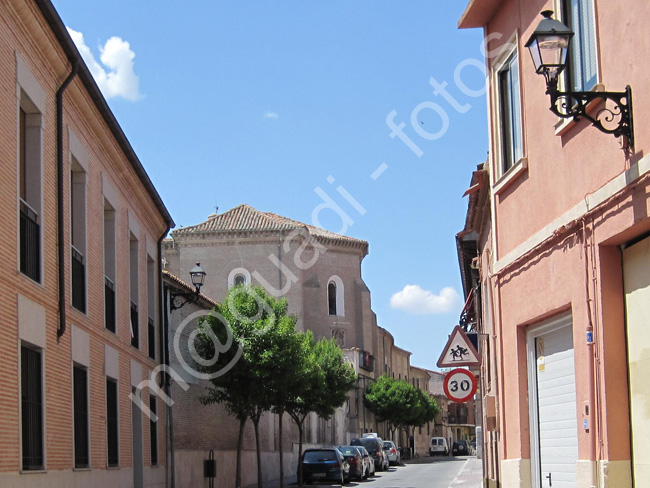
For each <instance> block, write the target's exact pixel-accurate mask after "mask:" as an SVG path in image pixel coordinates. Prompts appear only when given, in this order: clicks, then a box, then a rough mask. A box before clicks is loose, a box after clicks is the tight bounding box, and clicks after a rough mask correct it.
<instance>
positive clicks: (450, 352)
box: [436, 325, 481, 368]
mask: <svg viewBox="0 0 650 488" xmlns="http://www.w3.org/2000/svg"><path fill="white" fill-rule="evenodd" d="M480 363H481V361H480V359H479V355H478V352H476V349H475V348H474V346H473V345H472V343H471V341H470V340H469V338H468V337H467V334H465V331H464V330H463V329H461V327H460V325H457V326H456V327H454V330H453V331H452V333H451V335H450V336H449V340H448V341H447V345H446V346H445V348H444V349H443V350H442V354H441V355H440V359H438V362H437V363H436V364H437V365H438V367H439V368H454V367H456V366H478V365H479V364H480Z"/></svg>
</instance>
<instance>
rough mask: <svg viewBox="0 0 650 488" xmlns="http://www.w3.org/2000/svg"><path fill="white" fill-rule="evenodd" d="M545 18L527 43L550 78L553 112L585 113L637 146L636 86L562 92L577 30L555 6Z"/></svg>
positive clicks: (605, 129)
mask: <svg viewBox="0 0 650 488" xmlns="http://www.w3.org/2000/svg"><path fill="white" fill-rule="evenodd" d="M542 15H543V16H544V19H543V20H542V21H541V22H540V23H539V25H538V26H537V29H535V32H533V34H532V35H531V36H530V39H528V42H527V43H526V47H527V48H528V49H529V51H530V55H531V56H532V58H533V64H534V65H535V71H536V72H537V74H539V75H544V78H545V79H546V93H547V94H548V95H550V97H551V107H550V108H551V112H553V113H554V114H555V115H557V116H558V117H562V118H573V120H575V121H578V120H580V119H581V118H582V117H584V118H585V119H587V120H589V121H590V122H591V123H592V124H593V125H594V126H595V127H596V128H598V129H599V130H600V131H602V132H604V133H606V134H613V135H614V136H615V137H621V136H622V137H624V138H625V140H626V146H627V148H633V147H634V125H633V119H632V90H631V88H630V87H629V86H627V87H626V88H625V91H624V92H604V91H601V92H598V91H588V92H572V91H567V92H561V91H559V90H558V76H559V75H560V73H562V71H563V70H564V68H565V67H566V62H567V53H568V50H569V44H570V43H571V39H572V38H573V35H574V33H573V31H571V29H569V28H568V27H567V26H566V25H564V24H563V23H562V22H560V21H559V20H556V19H553V18H552V17H551V16H552V15H553V11H552V10H545V11H544V12H542ZM596 100H598V101H600V102H604V104H605V105H604V106H603V107H600V108H596V107H594V108H593V111H592V110H590V109H589V108H590V107H589V106H590V104H591V103H592V102H594V101H596Z"/></svg>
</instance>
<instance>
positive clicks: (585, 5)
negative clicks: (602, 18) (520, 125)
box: [562, 0, 598, 91]
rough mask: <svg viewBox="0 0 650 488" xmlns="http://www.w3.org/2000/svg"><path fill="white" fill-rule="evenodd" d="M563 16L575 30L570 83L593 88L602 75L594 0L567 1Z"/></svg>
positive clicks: (579, 88)
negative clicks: (599, 69)
mask: <svg viewBox="0 0 650 488" xmlns="http://www.w3.org/2000/svg"><path fill="white" fill-rule="evenodd" d="M562 16H563V21H564V23H565V24H566V25H567V26H568V27H569V28H570V29H571V30H573V32H574V33H575V35H574V36H573V39H572V41H571V45H570V47H569V54H568V62H567V70H566V79H565V81H566V86H567V87H568V89H569V90H571V91H588V90H591V89H592V88H593V87H594V86H596V82H597V78H598V59H597V57H596V15H595V10H594V0H563V1H562Z"/></svg>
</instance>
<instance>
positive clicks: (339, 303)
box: [327, 275, 345, 317]
mask: <svg viewBox="0 0 650 488" xmlns="http://www.w3.org/2000/svg"><path fill="white" fill-rule="evenodd" d="M344 296H345V295H344V293H343V280H342V279H341V278H339V277H338V276H336V275H334V276H332V277H331V278H330V279H329V280H327V310H328V314H329V315H335V316H338V317H344V316H345V302H344Z"/></svg>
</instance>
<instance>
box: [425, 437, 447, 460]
mask: <svg viewBox="0 0 650 488" xmlns="http://www.w3.org/2000/svg"><path fill="white" fill-rule="evenodd" d="M438 455H443V456H449V445H448V444H447V439H445V438H444V437H432V438H431V440H430V441H429V456H438Z"/></svg>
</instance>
